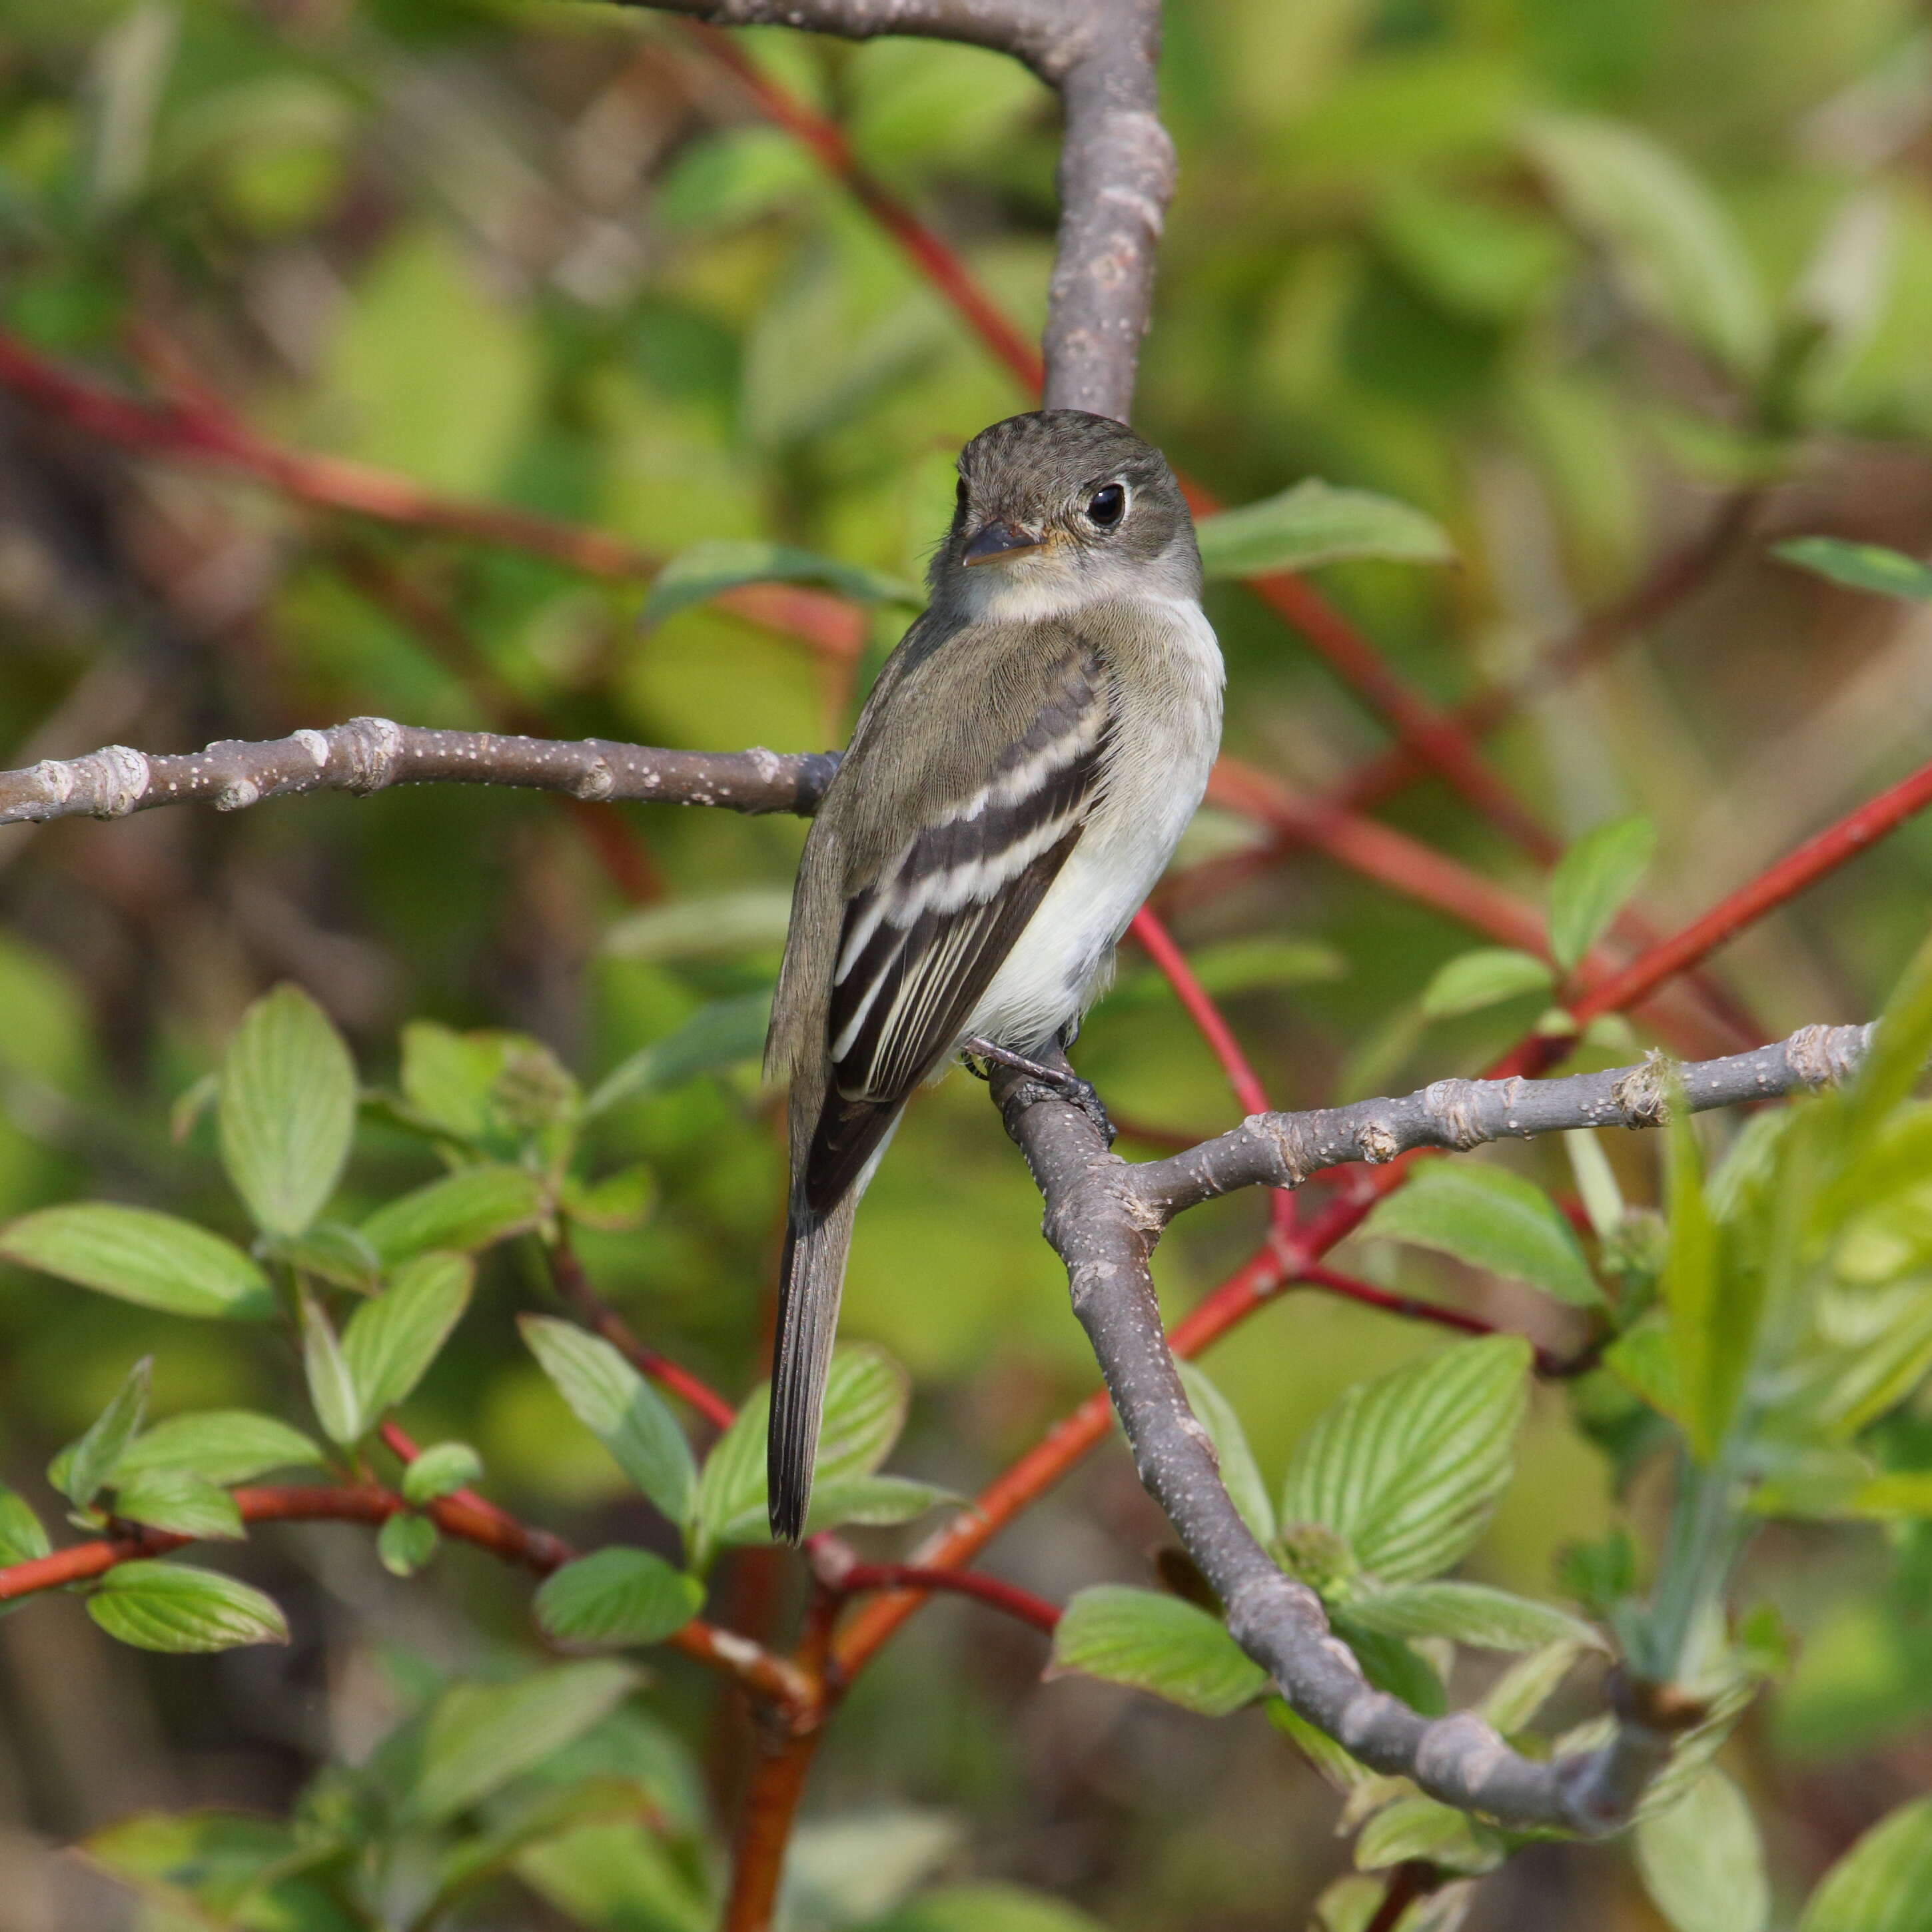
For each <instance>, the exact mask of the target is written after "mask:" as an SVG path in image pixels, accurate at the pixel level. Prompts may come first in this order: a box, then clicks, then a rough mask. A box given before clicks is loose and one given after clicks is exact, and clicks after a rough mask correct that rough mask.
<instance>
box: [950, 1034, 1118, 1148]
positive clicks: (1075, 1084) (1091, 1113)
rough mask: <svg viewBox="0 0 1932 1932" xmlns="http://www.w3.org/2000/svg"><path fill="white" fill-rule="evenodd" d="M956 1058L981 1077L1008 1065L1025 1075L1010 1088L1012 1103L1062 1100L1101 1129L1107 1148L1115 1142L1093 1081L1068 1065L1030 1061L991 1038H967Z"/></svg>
mask: <svg viewBox="0 0 1932 1932" xmlns="http://www.w3.org/2000/svg"><path fill="white" fill-rule="evenodd" d="M959 1057H960V1058H961V1059H962V1061H964V1062H965V1065H966V1067H967V1068H968V1070H969V1071H971V1073H974V1074H975V1075H977V1076H978V1077H979V1078H980V1079H982V1080H990V1079H992V1077H993V1076H992V1069H993V1068H994V1067H1011V1068H1012V1069H1013V1071H1014V1072H1015V1073H1023V1074H1025V1076H1026V1078H1025V1079H1024V1080H1022V1081H1021V1082H1019V1085H1017V1086H1016V1087H1015V1088H1014V1089H1013V1094H1012V1096H1011V1098H1012V1101H1013V1105H1014V1106H1016V1107H1031V1106H1034V1105H1035V1104H1036V1103H1037V1102H1040V1101H1041V1100H1064V1101H1065V1102H1066V1103H1067V1105H1068V1106H1070V1107H1078V1108H1079V1109H1080V1111H1081V1112H1082V1113H1083V1114H1085V1115H1086V1116H1087V1118H1088V1119H1089V1120H1090V1121H1092V1122H1093V1123H1094V1126H1095V1127H1098V1128H1099V1129H1100V1132H1101V1133H1102V1134H1103V1136H1105V1137H1106V1142H1107V1145H1109V1147H1112V1145H1114V1142H1115V1139H1116V1138H1117V1137H1118V1134H1119V1132H1120V1130H1119V1129H1118V1127H1115V1125H1114V1123H1113V1121H1112V1119H1110V1118H1109V1115H1108V1113H1107V1109H1106V1103H1105V1102H1103V1100H1101V1098H1100V1092H1099V1090H1098V1089H1097V1088H1096V1087H1095V1086H1094V1083H1093V1082H1092V1081H1091V1080H1083V1079H1081V1077H1080V1076H1079V1074H1077V1073H1075V1072H1074V1071H1073V1068H1071V1067H1048V1066H1046V1065H1043V1064H1042V1063H1041V1062H1040V1061H1037V1060H1029V1059H1028V1058H1027V1057H1026V1055H1025V1054H1023V1053H1015V1052H1013V1051H1012V1050H1011V1049H1009V1048H1007V1047H1004V1046H995V1044H994V1043H992V1041H991V1040H981V1039H979V1038H977V1037H975V1038H974V1039H971V1040H968V1041H967V1043H966V1044H965V1046H964V1047H962V1049H961V1050H960V1056H959ZM982 1063H983V1064H982Z"/></svg>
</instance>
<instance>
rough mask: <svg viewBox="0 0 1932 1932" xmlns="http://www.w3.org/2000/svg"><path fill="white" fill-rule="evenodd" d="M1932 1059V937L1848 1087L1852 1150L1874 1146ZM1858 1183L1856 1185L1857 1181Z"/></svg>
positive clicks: (1847, 1130) (1906, 974)
mask: <svg viewBox="0 0 1932 1932" xmlns="http://www.w3.org/2000/svg"><path fill="white" fill-rule="evenodd" d="M1927 1058H1932V938H1928V939H1927V941H1925V943H1924V944H1923V945H1921V947H1919V949H1918V953H1916V955H1915V956H1914V957H1913V959H1912V963H1911V964H1910V965H1909V966H1908V967H1907V968H1906V971H1905V972H1904V974H1903V976H1902V977H1900V980H1899V983H1898V984H1897V987H1896V988H1894V990H1893V992H1892V995H1891V998H1890V999H1889V1000H1888V1001H1886V1002H1885V1013H1884V1015H1883V1016H1882V1018H1881V1019H1880V1020H1879V1026H1878V1033H1877V1036H1876V1038H1875V1039H1874V1040H1873V1042H1872V1046H1871V1051H1870V1052H1869V1053H1868V1054H1867V1055H1866V1056H1865V1064H1864V1066H1863V1067H1861V1068H1860V1069H1859V1070H1858V1078H1857V1079H1855V1081H1853V1082H1852V1085H1851V1086H1850V1087H1849V1088H1848V1089H1847V1090H1846V1094H1845V1098H1844V1108H1845V1139H1846V1151H1847V1152H1858V1151H1863V1150H1864V1149H1866V1148H1868V1147H1869V1146H1870V1145H1871V1143H1872V1142H1873V1139H1875V1138H1876V1136H1877V1135H1878V1133H1879V1130H1881V1129H1882V1127H1885V1126H1886V1125H1887V1124H1889V1123H1891V1121H1893V1120H1894V1118H1895V1115H1896V1112H1897V1109H1898V1107H1899V1106H1900V1104H1901V1103H1903V1101H1904V1100H1906V1097H1907V1096H1908V1095H1909V1094H1910V1093H1911V1092H1912V1089H1913V1088H1915V1086H1916V1085H1918V1081H1919V1079H1920V1077H1921V1076H1922V1074H1923V1073H1924V1069H1925V1063H1926V1061H1927ZM1853 1185H1854V1186H1855V1183H1854V1184H1853Z"/></svg>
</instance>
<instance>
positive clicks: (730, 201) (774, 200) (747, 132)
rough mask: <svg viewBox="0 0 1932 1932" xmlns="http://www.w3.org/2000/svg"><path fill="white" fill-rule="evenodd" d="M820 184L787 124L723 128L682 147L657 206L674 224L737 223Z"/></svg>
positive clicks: (685, 226)
mask: <svg viewBox="0 0 1932 1932" xmlns="http://www.w3.org/2000/svg"><path fill="white" fill-rule="evenodd" d="M819 184H820V177H819V175H818V172H817V169H815V168H814V167H813V166H811V162H810V159H809V157H808V156H806V155H805V154H800V153H799V144H798V142H796V140H794V139H792V137H791V136H789V135H788V134H787V133H785V132H784V130H782V129H781V128H778V127H769V126H767V125H765V124H762V123H754V124H752V125H751V126H748V127H726V128H721V129H718V130H715V131H713V132H709V133H706V134H705V135H704V136H703V137H702V138H701V139H697V140H694V141H692V142H689V143H688V145H685V146H684V147H683V148H680V149H679V152H678V154H677V155H676V158H675V159H674V160H673V161H672V162H671V163H670V166H669V167H668V168H667V169H665V171H664V176H663V178H662V179H661V181H660V182H659V183H658V187H657V191H656V194H655V197H654V202H653V206H652V214H653V215H654V216H655V218H656V219H657V220H659V221H661V222H663V223H665V224H666V225H667V226H670V227H672V228H678V229H695V228H715V227H724V226H735V225H736V224H737V223H741V222H745V221H750V220H755V219H756V218H757V217H759V216H760V215H765V214H772V213H774V212H775V211H777V210H778V208H781V207H784V206H786V205H789V204H790V203H792V202H796V201H798V200H799V199H802V197H804V196H807V195H808V194H809V193H811V190H813V189H814V187H818V186H819Z"/></svg>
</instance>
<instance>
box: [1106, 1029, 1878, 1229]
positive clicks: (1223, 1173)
mask: <svg viewBox="0 0 1932 1932" xmlns="http://www.w3.org/2000/svg"><path fill="white" fill-rule="evenodd" d="M1872 1033H1873V1028H1872V1027H1871V1026H1870V1025H1864V1026H1843V1027H1823V1026H1811V1027H1801V1028H1799V1030H1798V1031H1797V1032H1796V1033H1794V1034H1791V1035H1790V1037H1788V1038H1787V1039H1784V1040H1779V1041H1778V1042H1776V1043H1775V1044H1773V1045H1772V1046H1761V1047H1757V1048H1755V1049H1753V1050H1752V1051H1751V1052H1749V1053H1736V1054H1730V1055H1726V1056H1724V1058H1721V1059H1717V1060H1706V1061H1691V1062H1690V1063H1688V1064H1686V1065H1684V1066H1682V1067H1679V1068H1677V1069H1676V1070H1674V1071H1675V1073H1676V1077H1677V1078H1679V1079H1681V1080H1682V1083H1683V1089H1684V1094H1685V1099H1686V1100H1687V1101H1688V1103H1689V1104H1690V1106H1691V1108H1692V1109H1693V1110H1694V1112H1703V1111H1705V1110H1706V1109H1709V1108H1712V1107H1736V1106H1744V1105H1748V1103H1751V1102H1753V1101H1757V1100H1772V1099H1775V1098H1776V1097H1778V1096H1780V1095H1782V1094H1793V1093H1799V1092H1802V1091H1808V1090H1809V1089H1810V1088H1814V1087H1822V1086H1825V1085H1829V1084H1831V1083H1832V1082H1836V1081H1839V1080H1841V1079H1843V1078H1844V1077H1845V1076H1846V1075H1847V1074H1848V1073H1850V1072H1852V1070H1853V1069H1854V1068H1855V1067H1857V1065H1858V1063H1859V1061H1861V1059H1862V1058H1864V1053H1865V1051H1866V1049H1867V1047H1868V1046H1870V1042H1871V1038H1872ZM1670 1071H1672V1070H1670V1069H1669V1068H1667V1067H1666V1065H1665V1064H1664V1063H1662V1062H1661V1061H1655V1060H1647V1061H1641V1062H1640V1063H1639V1064H1637V1065H1636V1066H1634V1067H1614V1068H1613V1069H1611V1070H1610V1071H1609V1072H1607V1073H1576V1074H1572V1075H1571V1076H1569V1077H1568V1078H1567V1079H1560V1080H1526V1079H1523V1077H1522V1076H1520V1075H1512V1076H1508V1077H1507V1078H1504V1079H1490V1080H1438V1081H1436V1082H1433V1084H1432V1085H1430V1086H1427V1087H1424V1088H1419V1089H1418V1091H1415V1093H1413V1094H1405V1095H1403V1096H1402V1097H1400V1099H1394V1100H1359V1101H1357V1102H1356V1103H1355V1104H1354V1105H1353V1106H1346V1107H1324V1108H1318V1109H1313V1110H1312V1111H1310V1112H1306V1113H1298V1114H1256V1115H1250V1117H1249V1118H1247V1120H1245V1121H1243V1122H1242V1123H1241V1125H1240V1126H1239V1127H1236V1128H1235V1129H1234V1130H1232V1131H1231V1132H1229V1133H1225V1134H1223V1135H1221V1136H1219V1137H1218V1138H1217V1139H1214V1140H1211V1141H1203V1142H1202V1143H1201V1144H1200V1145H1199V1146H1198V1147H1193V1148H1189V1149H1188V1151H1187V1152H1186V1153H1185V1154H1171V1155H1169V1157H1167V1158H1166V1160H1155V1161H1145V1162H1141V1163H1137V1164H1136V1165H1133V1166H1128V1164H1127V1163H1125V1162H1121V1163H1118V1165H1119V1166H1120V1167H1121V1170H1122V1172H1123V1174H1124V1175H1125V1176H1126V1177H1127V1178H1126V1179H1125V1180H1124V1181H1123V1182H1122V1184H1121V1185H1122V1186H1123V1187H1124V1189H1125V1190H1127V1191H1128V1192H1129V1193H1130V1194H1131V1196H1132V1199H1133V1205H1134V1207H1135V1208H1136V1211H1137V1212H1138V1213H1139V1214H1141V1215H1142V1216H1148V1215H1151V1216H1153V1217H1155V1219H1156V1220H1157V1223H1160V1224H1163V1225H1164V1224H1165V1223H1166V1222H1168V1221H1169V1220H1172V1218H1173V1217H1175V1215H1176V1214H1179V1213H1181V1212H1182V1211H1184V1210H1185V1209H1187V1208H1193V1207H1196V1206H1198V1205H1199V1204H1200V1203H1201V1202H1203V1201H1209V1200H1212V1199H1214V1198H1215V1197H1216V1196H1219V1195H1223V1194H1226V1193H1230V1192H1232V1190H1235V1189H1236V1188H1238V1187H1300V1186H1301V1184H1302V1182H1303V1181H1306V1180H1307V1179H1308V1178H1309V1177H1310V1175H1315V1174H1319V1173H1321V1172H1324V1171H1325V1170H1326V1169H1331V1168H1336V1167H1342V1166H1349V1165H1350V1164H1352V1163H1355V1162H1358V1161H1366V1162H1367V1163H1370V1164H1371V1165H1373V1166H1381V1165H1383V1164H1385V1163H1389V1162H1393V1161H1394V1160H1396V1159H1397V1157H1400V1156H1401V1155H1403V1154H1407V1153H1409V1151H1412V1149H1415V1148H1448V1149H1452V1150H1454V1151H1457V1152H1463V1151H1467V1150H1468V1149H1469V1148H1474V1147H1480V1146H1481V1145H1483V1143H1484V1142H1486V1141H1496V1140H1503V1139H1523V1140H1527V1139H1530V1138H1531V1137H1532V1136H1534V1135H1538V1134H1549V1133H1563V1132H1565V1131H1567V1130H1569V1129H1571V1128H1579V1127H1586V1128H1587V1127H1657V1126H1658V1125H1660V1124H1661V1123H1662V1121H1663V1120H1664V1106H1665V1100H1666V1096H1667V1092H1668V1088H1667V1082H1666V1079H1665V1076H1666V1074H1667V1072H1670Z"/></svg>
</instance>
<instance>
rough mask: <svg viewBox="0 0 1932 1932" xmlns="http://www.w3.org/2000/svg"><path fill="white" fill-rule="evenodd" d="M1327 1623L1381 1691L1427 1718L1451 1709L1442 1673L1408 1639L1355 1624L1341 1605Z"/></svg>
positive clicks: (1365, 1625) (1439, 1715) (1337, 1606)
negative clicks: (1398, 1699) (1353, 1653)
mask: <svg viewBox="0 0 1932 1932" xmlns="http://www.w3.org/2000/svg"><path fill="white" fill-rule="evenodd" d="M1328 1622H1329V1624H1330V1626H1331V1628H1332V1629H1333V1630H1334V1633H1335V1634H1336V1635H1337V1637H1340V1639H1341V1640H1342V1641H1343V1643H1345V1644H1346V1645H1347V1646H1349V1649H1351V1650H1352V1651H1353V1652H1355V1661H1356V1662H1357V1663H1358V1664H1360V1665H1361V1667H1362V1675H1363V1676H1364V1677H1366V1678H1367V1679H1368V1680H1369V1682H1370V1683H1371V1684H1373V1685H1374V1686H1375V1687H1376V1689H1377V1690H1378V1691H1387V1692H1388V1694H1389V1695H1390V1696H1391V1697H1397V1698H1400V1700H1402V1702H1403V1703H1405V1704H1406V1705H1407V1706H1409V1709H1411V1710H1412V1711H1419V1712H1421V1714H1422V1715H1424V1717H1425V1718H1439V1717H1441V1716H1442V1714H1443V1713H1444V1712H1445V1711H1446V1710H1448V1708H1449V1694H1448V1689H1447V1688H1446V1687H1445V1685H1444V1684H1443V1682H1442V1673H1440V1672H1439V1671H1438V1670H1437V1669H1436V1666H1435V1665H1434V1664H1433V1663H1432V1662H1430V1660H1429V1659H1428V1658H1426V1657H1425V1656H1424V1655H1423V1654H1422V1652H1421V1651H1419V1650H1418V1649H1416V1647H1415V1645H1414V1644H1412V1643H1410V1642H1409V1640H1408V1639H1407V1638H1406V1637H1385V1636H1384V1635H1383V1634H1382V1632H1381V1631H1378V1630H1371V1629H1370V1628H1369V1627H1368V1625H1367V1624H1358V1623H1356V1622H1354V1621H1353V1620H1352V1619H1351V1618H1350V1616H1349V1613H1348V1610H1347V1609H1346V1607H1344V1606H1343V1605H1342V1604H1335V1605H1334V1606H1332V1607H1331V1609H1330V1610H1329V1615H1328Z"/></svg>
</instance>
